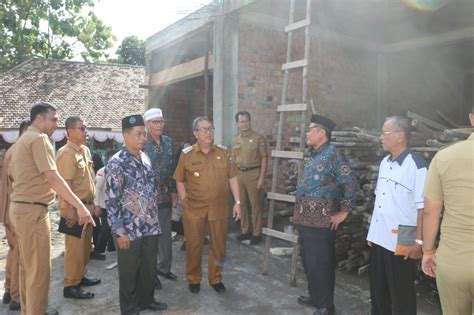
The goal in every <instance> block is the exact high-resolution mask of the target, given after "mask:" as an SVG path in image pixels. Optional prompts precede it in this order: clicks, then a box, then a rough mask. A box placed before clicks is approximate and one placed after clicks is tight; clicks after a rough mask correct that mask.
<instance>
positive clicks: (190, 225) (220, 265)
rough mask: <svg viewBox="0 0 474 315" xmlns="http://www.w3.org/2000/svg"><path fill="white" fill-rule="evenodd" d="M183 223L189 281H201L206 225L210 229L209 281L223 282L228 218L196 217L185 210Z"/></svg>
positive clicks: (212, 282) (211, 282) (213, 282)
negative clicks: (208, 218) (209, 218)
mask: <svg viewBox="0 0 474 315" xmlns="http://www.w3.org/2000/svg"><path fill="white" fill-rule="evenodd" d="M183 224H184V237H185V238H186V277H187V279H188V282H189V283H193V284H195V283H201V279H202V248H203V246H204V237H205V234H206V227H207V228H208V229H209V236H210V242H209V255H208V256H209V257H208V262H207V266H208V277H209V283H210V284H216V283H219V282H221V280H222V270H223V269H224V263H225V254H226V241H227V219H225V220H215V221H208V220H207V218H199V217H196V216H194V215H193V214H192V213H189V211H186V210H184V213H183Z"/></svg>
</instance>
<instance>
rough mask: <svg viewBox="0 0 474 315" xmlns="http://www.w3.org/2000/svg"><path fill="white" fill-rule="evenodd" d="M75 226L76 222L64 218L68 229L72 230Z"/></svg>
mask: <svg viewBox="0 0 474 315" xmlns="http://www.w3.org/2000/svg"><path fill="white" fill-rule="evenodd" d="M76 224H77V220H76V219H73V218H66V225H67V227H69V228H72V227H73V226H74V225H76Z"/></svg>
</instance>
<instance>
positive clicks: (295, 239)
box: [262, 228, 298, 243]
mask: <svg viewBox="0 0 474 315" xmlns="http://www.w3.org/2000/svg"><path fill="white" fill-rule="evenodd" d="M262 233H263V234H265V235H268V236H271V237H276V238H279V239H281V240H285V241H288V242H292V243H298V236H297V235H295V234H288V233H283V232H280V231H276V230H272V229H269V228H263V230H262Z"/></svg>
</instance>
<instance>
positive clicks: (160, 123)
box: [150, 119, 165, 125]
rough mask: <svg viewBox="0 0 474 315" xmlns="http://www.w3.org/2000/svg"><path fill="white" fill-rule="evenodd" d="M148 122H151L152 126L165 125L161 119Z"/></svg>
mask: <svg viewBox="0 0 474 315" xmlns="http://www.w3.org/2000/svg"><path fill="white" fill-rule="evenodd" d="M150 122H151V123H152V124H153V125H164V124H165V120H164V119H161V120H150Z"/></svg>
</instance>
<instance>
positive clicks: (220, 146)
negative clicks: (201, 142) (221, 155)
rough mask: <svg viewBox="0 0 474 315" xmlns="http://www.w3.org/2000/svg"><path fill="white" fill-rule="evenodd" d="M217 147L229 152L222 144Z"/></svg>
mask: <svg viewBox="0 0 474 315" xmlns="http://www.w3.org/2000/svg"><path fill="white" fill-rule="evenodd" d="M216 146H217V147H219V148H221V149H222V150H226V151H227V147H226V146H225V145H222V144H216Z"/></svg>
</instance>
